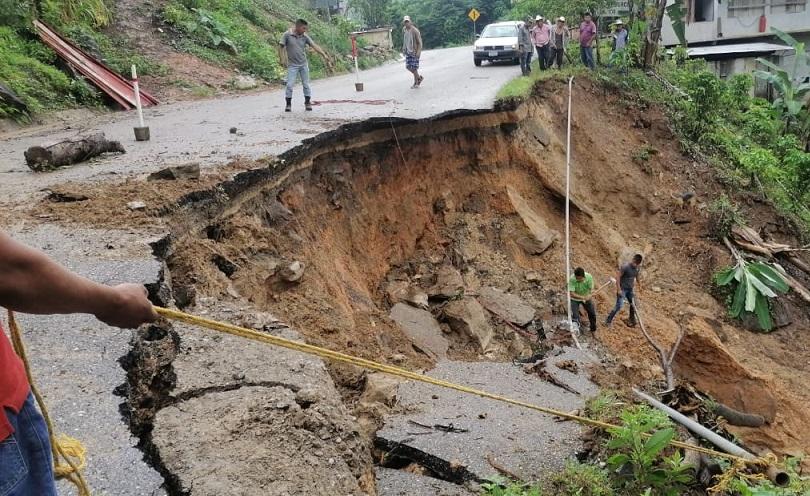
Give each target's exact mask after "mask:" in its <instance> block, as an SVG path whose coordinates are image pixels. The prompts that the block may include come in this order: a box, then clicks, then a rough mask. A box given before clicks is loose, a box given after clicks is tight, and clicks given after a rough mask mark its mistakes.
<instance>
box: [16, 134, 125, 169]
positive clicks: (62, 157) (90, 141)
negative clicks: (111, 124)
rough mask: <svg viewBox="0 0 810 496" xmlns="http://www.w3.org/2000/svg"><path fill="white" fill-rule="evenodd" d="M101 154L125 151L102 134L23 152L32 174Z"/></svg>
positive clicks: (118, 143)
mask: <svg viewBox="0 0 810 496" xmlns="http://www.w3.org/2000/svg"><path fill="white" fill-rule="evenodd" d="M103 153H125V151H124V147H123V146H121V143H120V142H118V141H110V140H108V139H107V138H105V137H104V133H97V134H93V135H90V136H86V137H84V138H79V139H76V140H66V141H61V142H59V143H56V144H53V145H49V146H44V147H43V146H32V147H31V148H29V149H28V150H26V151H25V163H26V164H28V167H29V168H31V170H33V171H34V172H44V171H49V170H54V169H56V168H58V167H62V166H65V165H71V164H76V163H79V162H83V161H85V160H88V159H90V158H93V157H96V156H98V155H101V154H103Z"/></svg>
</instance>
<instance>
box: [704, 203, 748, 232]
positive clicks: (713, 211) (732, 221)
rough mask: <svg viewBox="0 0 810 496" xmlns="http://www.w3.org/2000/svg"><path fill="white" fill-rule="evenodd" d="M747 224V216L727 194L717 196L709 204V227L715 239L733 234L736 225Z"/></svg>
mask: <svg viewBox="0 0 810 496" xmlns="http://www.w3.org/2000/svg"><path fill="white" fill-rule="evenodd" d="M744 224H745V217H744V216H743V215H742V213H741V212H740V209H739V207H738V206H737V205H736V204H735V203H734V202H732V201H731V200H730V199H729V197H728V196H726V195H725V194H722V195H720V196H719V197H717V199H716V200H714V201H713V202H712V203H711V204H710V205H709V228H710V229H711V235H712V237H713V238H714V239H716V240H718V241H722V239H723V238H727V237H729V236H730V235H731V229H732V228H733V227H734V226H740V225H744Z"/></svg>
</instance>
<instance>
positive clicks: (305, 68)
mask: <svg viewBox="0 0 810 496" xmlns="http://www.w3.org/2000/svg"><path fill="white" fill-rule="evenodd" d="M308 29H309V24H308V23H307V21H305V20H304V19H298V20H297V21H295V27H294V28H292V29H290V30H289V31H287V32H285V33H284V34H283V35H282V36H281V40H279V42H278V44H279V50H278V52H279V60H281V64H282V65H284V66H286V67H287V91H286V94H285V95H284V96H285V98H286V100H287V106H286V107H285V108H284V111H285V112H292V96H293V86H295V82H296V81H297V80H298V76H299V75H300V76H301V84H303V86H304V108H306V109H307V110H312V103H311V102H310V98H312V90H311V89H310V87H309V60H307V46H311V47H312V49H313V50H315V51H316V52H318V53H319V54H320V56H321V57H323V59H324V61H325V62H326V66H327V67H331V65H332V62H331V61H330V60H329V56H328V55H326V52H324V51H323V49H321V47H319V46H318V45H316V44H315V42H313V41H312V38H310V37H309V35H308V34H307V30H308Z"/></svg>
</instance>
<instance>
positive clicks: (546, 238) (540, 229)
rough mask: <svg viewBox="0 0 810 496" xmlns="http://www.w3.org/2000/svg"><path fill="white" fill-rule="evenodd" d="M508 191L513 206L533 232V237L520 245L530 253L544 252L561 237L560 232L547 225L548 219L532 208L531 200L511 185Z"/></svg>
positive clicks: (530, 231) (531, 232)
mask: <svg viewBox="0 0 810 496" xmlns="http://www.w3.org/2000/svg"><path fill="white" fill-rule="evenodd" d="M506 193H507V195H508V196H509V201H510V203H512V207H514V209H515V211H516V212H517V214H518V215H519V216H520V219H521V220H522V221H523V224H524V225H525V226H526V227H527V228H528V229H529V233H530V234H531V238H529V239H528V240H524V241H523V242H522V243H520V246H521V247H522V248H523V249H524V250H526V251H527V252H528V253H529V254H530V255H538V254H540V253H543V252H544V251H546V250H547V249H548V248H549V247H550V246H551V245H552V243H554V241H556V240H557V238H559V237H560V233H559V232H557V231H555V230H554V229H549V227H548V226H547V225H546V221H545V220H543V218H542V217H540V215H538V214H537V212H535V211H534V209H532V207H531V206H530V205H529V202H527V201H526V199H525V198H523V197H522V196H520V193H518V192H517V191H515V190H514V189H512V188H511V187H507V188H506Z"/></svg>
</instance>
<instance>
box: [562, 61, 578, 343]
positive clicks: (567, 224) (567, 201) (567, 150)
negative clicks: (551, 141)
mask: <svg viewBox="0 0 810 496" xmlns="http://www.w3.org/2000/svg"><path fill="white" fill-rule="evenodd" d="M573 86H574V77H573V76H571V77H569V78H568V136H567V137H566V145H565V286H564V287H565V301H566V302H567V304H568V306H567V308H568V330H569V331H570V332H571V337H572V338H573V340H574V344H575V345H577V349H580V350H581V349H582V346H581V345H580V344H579V339H577V332H578V329H574V320H573V318H572V316H571V295H570V294H568V293H569V292H568V280H569V279H570V278H571V95H572V94H573Z"/></svg>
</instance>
